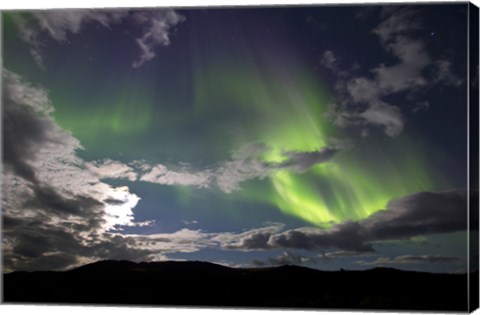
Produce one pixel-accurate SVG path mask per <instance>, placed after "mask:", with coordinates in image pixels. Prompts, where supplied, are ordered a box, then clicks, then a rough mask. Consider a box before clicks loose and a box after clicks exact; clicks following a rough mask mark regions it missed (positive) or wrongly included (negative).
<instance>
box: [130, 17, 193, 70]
mask: <svg viewBox="0 0 480 315" xmlns="http://www.w3.org/2000/svg"><path fill="white" fill-rule="evenodd" d="M133 18H134V19H135V21H136V22H137V23H139V24H141V25H143V26H144V28H145V32H144V34H143V36H142V37H140V38H137V39H136V42H137V44H138V46H139V47H140V50H141V51H142V55H141V56H140V58H139V59H138V60H136V61H134V62H133V67H134V68H138V67H140V66H142V65H143V64H144V63H145V62H147V61H149V60H151V59H153V58H154V57H155V47H156V46H159V45H163V46H168V45H169V44H170V31H171V29H172V28H173V27H174V26H175V25H177V24H178V23H181V22H183V21H184V20H185V17H183V16H182V15H179V14H177V13H176V12H175V11H173V10H164V11H158V10H157V11H145V12H138V13H135V14H134V15H133Z"/></svg>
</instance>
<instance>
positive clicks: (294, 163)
mask: <svg viewBox="0 0 480 315" xmlns="http://www.w3.org/2000/svg"><path fill="white" fill-rule="evenodd" d="M337 152H338V150H337V149H335V148H329V147H325V148H322V149H320V150H318V151H312V152H296V151H287V152H284V153H283V156H285V157H286V158H288V160H287V161H285V162H282V163H278V164H273V165H272V166H273V167H275V168H280V169H283V168H286V169H291V170H294V171H297V172H305V171H306V170H308V169H309V168H310V167H312V166H314V165H316V164H319V163H324V162H327V161H329V160H331V159H332V158H333V157H334V156H335V154H337Z"/></svg>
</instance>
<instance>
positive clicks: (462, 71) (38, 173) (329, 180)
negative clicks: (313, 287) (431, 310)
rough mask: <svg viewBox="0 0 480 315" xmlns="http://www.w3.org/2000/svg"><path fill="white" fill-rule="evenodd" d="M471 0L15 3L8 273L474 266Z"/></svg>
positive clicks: (10, 22)
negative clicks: (443, 0)
mask: <svg viewBox="0 0 480 315" xmlns="http://www.w3.org/2000/svg"><path fill="white" fill-rule="evenodd" d="M467 6H468V4H465V3H455V4H442V5H428V6H424V5H414V4H398V5H384V4H378V5H375V4H369V5H367V6H362V5H350V6H345V5H343V6H331V7H324V6H320V7H312V6H302V7H289V8H284V7H275V8H270V7H253V8H248V7H242V8H235V9H234V8H196V9H195V8H180V9H177V8H170V9H169V8H162V9H158V8H154V9H132V10H129V9H114V10H113V9H112V10H110V9H106V10H100V9H93V10H60V11H58V10H47V11H44V12H34V11H24V12H21V11H16V12H2V23H3V35H4V36H3V49H4V51H3V61H4V68H3V71H2V73H3V80H2V84H3V86H2V88H3V94H4V102H3V103H4V104H3V109H4V117H5V118H7V119H8V121H9V122H11V123H10V124H6V125H5V126H3V127H2V128H3V140H4V141H3V143H4V145H3V151H4V159H3V164H2V165H3V179H4V180H3V183H2V185H3V186H2V190H3V192H4V195H3V197H2V218H3V230H2V236H3V241H4V243H3V252H2V254H3V264H2V265H3V272H4V273H5V272H10V271H15V270H27V271H28V270H65V269H68V268H75V267H76V266H82V265H85V264H88V263H89V262H93V261H96V260H103V259H122V260H131V259H139V260H144V261H146V262H148V261H162V260H188V261H192V260H199V261H208V262H212V263H216V264H221V265H227V266H233V267H235V266H237V267H238V266H245V267H261V266H265V267H267V266H276V265H279V264H294V265H299V266H305V267H309V268H314V269H318V270H340V269H348V270H367V269H372V268H375V267H379V266H384V267H392V268H395V269H401V270H410V271H427V272H435V273H455V272H468V270H467V268H468V263H467V259H468V248H467V246H468V243H467V237H468V233H469V230H468V226H467V211H468V209H467V199H468V198H469V196H468V189H467V176H468V174H467V163H466V160H467V147H468V144H467V139H466V138H465V134H466V133H467V130H466V121H467V97H466V92H467V85H468V84H469V83H470V82H468V81H467V64H466V63H467V60H466V58H464V56H465V55H467V40H466V38H465V37H462V36H459V34H463V33H465V32H466V29H467V25H466V23H464V22H465V20H466V14H467ZM359 47H362V49H359ZM474 79H475V78H473V80H474ZM477 79H478V78H477ZM446 125H447V126H449V128H444V126H446ZM477 215H478V214H477ZM471 233H474V234H473V235H474V236H475V235H478V231H473V232H471ZM475 237H476V236H475ZM475 237H474V238H475ZM472 261H473V262H475V261H476V262H478V255H477V256H476V257H473V260H472ZM477 264H478V263H477Z"/></svg>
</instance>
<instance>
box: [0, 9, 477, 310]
mask: <svg viewBox="0 0 480 315" xmlns="http://www.w3.org/2000/svg"><path fill="white" fill-rule="evenodd" d="M379 2H386V1H372V0H361V1H358V0H296V1H295V0H167V1H159V0H133V1H132V0H63V1H52V0H42V1H34V0H0V10H8V9H33V8H35V9H40V8H42V9H43V8H102V7H159V6H175V7H193V6H208V5H213V6H219V5H221V6H228V5H237V6H238V5H243V6H244V5H259V4H275V5H281V4H297V5H298V4H336V3H344V4H347V3H353V4H361V3H379ZM415 2H431V3H432V2H433V1H415V0H404V1H398V0H397V1H389V3H415ZM441 2H454V1H434V2H433V3H441ZM456 2H458V1H456ZM472 2H473V3H474V4H475V5H477V6H480V0H474V1H472ZM159 285H162V284H161V283H159ZM392 285H394V284H392ZM0 312H1V314H4V315H10V314H15V315H16V314H24V313H25V314H39V315H47V314H48V315H57V314H58V315H60V314H61V315H65V314H67V315H94V314H105V313H106V312H107V313H112V314H115V315H127V314H135V315H136V314H139V315H153V314H155V315H158V314H161V315H164V314H165V315H193V314H195V315H296V314H304V315H306V314H309V313H310V314H312V312H313V311H291V310H282V311H278V310H275V311H274V310H264V311H259V310H245V309H243V310H242V309H206V308H203V309H192V308H158V307H155V308H153V307H104V306H97V307H86V306H31V305H28V306H27V305H15V306H13V305H4V304H3V305H0ZM331 313H334V314H338V315H347V314H348V315H352V314H379V315H382V314H401V313H384V312H375V313H373V312H338V311H321V312H320V311H315V313H314V314H319V315H327V314H331ZM475 313H476V314H480V311H477V312H475ZM403 314H404V313H403Z"/></svg>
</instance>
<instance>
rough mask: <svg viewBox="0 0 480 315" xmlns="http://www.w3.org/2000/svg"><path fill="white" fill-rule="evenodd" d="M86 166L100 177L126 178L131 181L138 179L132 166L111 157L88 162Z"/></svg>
mask: <svg viewBox="0 0 480 315" xmlns="http://www.w3.org/2000/svg"><path fill="white" fill-rule="evenodd" d="M85 166H86V168H87V169H89V170H90V171H91V172H92V173H93V174H95V175H96V176H98V177H99V178H126V179H128V180H131V181H135V180H137V173H136V172H135V171H134V169H133V168H132V167H130V166H128V165H126V164H124V163H122V162H118V161H113V160H111V159H105V160H103V161H93V162H87V163H85Z"/></svg>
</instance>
